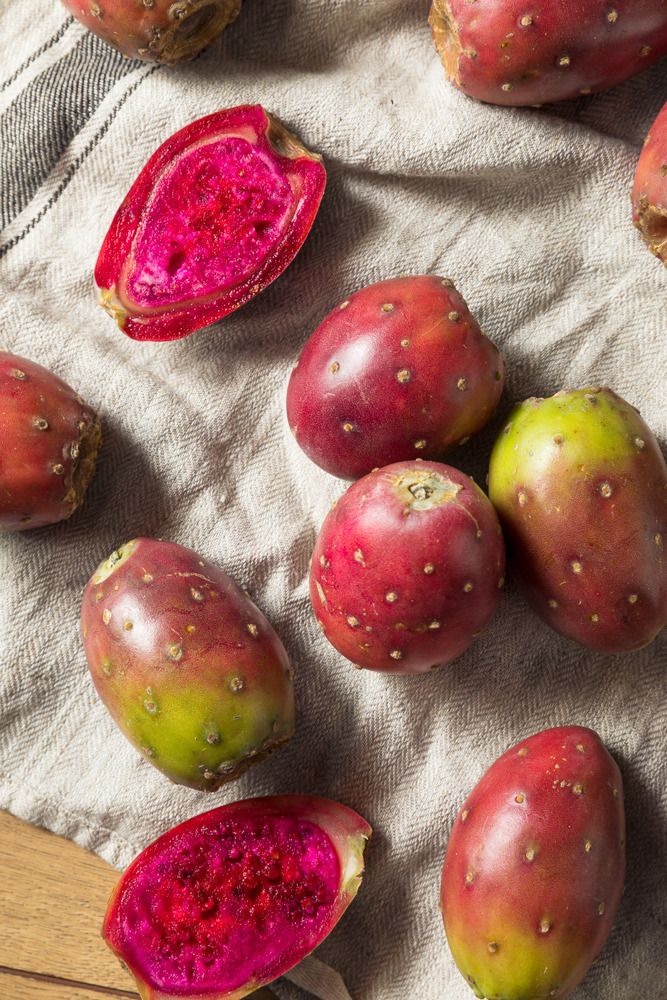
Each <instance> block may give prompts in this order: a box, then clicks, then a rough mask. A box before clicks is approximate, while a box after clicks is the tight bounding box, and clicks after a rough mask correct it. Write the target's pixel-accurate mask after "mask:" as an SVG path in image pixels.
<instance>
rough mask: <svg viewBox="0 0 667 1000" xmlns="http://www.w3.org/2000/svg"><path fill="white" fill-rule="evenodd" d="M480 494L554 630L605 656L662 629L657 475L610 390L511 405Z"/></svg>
mask: <svg viewBox="0 0 667 1000" xmlns="http://www.w3.org/2000/svg"><path fill="white" fill-rule="evenodd" d="M489 496H490V497H491V500H492V502H493V504H494V505H495V508H496V510H497V511H498V514H499V516H500V520H501V523H502V525H503V529H504V531H505V537H506V539H507V544H508V557H509V563H510V568H511V569H512V571H513V573H514V574H515V576H516V577H517V579H518V581H519V583H520V584H521V585H522V587H523V590H524V592H525V594H526V597H527V599H528V601H529V602H530V604H531V605H532V607H533V608H534V609H535V611H537V613H538V614H539V615H540V616H541V617H542V618H543V619H544V620H545V621H546V622H547V624H549V625H551V627H552V628H554V629H556V631H557V632H560V633H561V634H562V635H565V636H568V637H569V638H570V639H574V641H575V642H579V643H581V644H582V645H583V646H589V647H590V648H591V649H596V650H600V651H601V652H605V653H617V652H624V651H627V650H632V649H639V648H640V647H641V646H645V645H646V644H647V643H649V642H651V640H652V639H654V638H655V636H656V635H657V634H658V632H659V631H660V630H661V629H662V628H663V626H664V625H665V624H667V560H666V559H665V542H666V540H667V468H666V467H665V460H664V458H663V457H662V453H661V451H660V446H659V445H658V442H657V441H656V439H655V437H654V435H653V434H652V433H651V431H650V429H649V428H648V427H647V426H646V424H645V423H644V421H643V420H642V418H641V417H640V416H639V413H638V412H637V411H636V410H635V409H634V407H632V406H630V405H629V403H626V402H625V400H623V399H621V398H620V397H619V396H617V395H616V394H615V393H614V392H612V391H611V389H592V388H588V389H577V390H575V391H573V392H559V393H557V394H556V395H555V396H552V397H551V398H550V399H529V400H527V401H526V402H525V403H521V404H520V405H519V406H517V407H516V408H515V410H514V411H513V412H512V413H511V414H510V416H509V418H508V420H507V423H506V425H505V427H504V430H503V431H502V432H501V434H500V436H499V438H498V440H497V442H496V444H495V447H494V449H493V453H492V455H491V465H490V470H489Z"/></svg>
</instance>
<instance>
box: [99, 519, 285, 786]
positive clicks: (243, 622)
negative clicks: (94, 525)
mask: <svg viewBox="0 0 667 1000" xmlns="http://www.w3.org/2000/svg"><path fill="white" fill-rule="evenodd" d="M81 631H82V634H83V643H84V649H85V652H86V657H87V659H88V665H89V667H90V672H91V675H92V678H93V682H94V684H95V687H96V688H97V691H98V694H99V695H100V697H101V699H102V701H103V702H104V704H105V705H106V707H107V708H108V710H109V712H110V713H111V715H112V717H113V719H114V721H115V722H116V723H117V724H118V726H119V727H120V729H121V730H122V732H123V733H124V735H125V736H126V737H127V738H128V740H129V741H130V743H132V745H133V746H135V747H136V748H137V750H139V751H140V753H142V754H143V756H144V757H145V758H146V759H147V760H149V761H150V763H151V764H154V765H155V767H157V768H158V769H159V770H160V771H162V772H163V774H166V775H167V777H168V778H170V780H171V781H174V782H176V783H178V784H180V785H189V786H190V788H199V789H202V790H203V791H215V789H217V788H218V787H219V786H220V785H221V784H223V782H225V781H230V780H231V779H233V778H236V777H238V775H239V774H241V773H242V772H243V771H244V770H246V768H247V767H248V766H250V765H251V764H253V763H255V762H257V761H259V760H261V759H263V758H264V757H266V756H267V755H268V754H269V753H271V752H272V751H273V750H275V749H276V748H277V747H279V746H280V745H281V744H282V743H285V742H286V741H287V740H288V739H289V738H290V737H291V736H292V733H293V730H294V695H293V690H292V671H291V668H290V665H289V661H288V659H287V653H286V652H285V650H284V648H283V646H282V643H281V642H280V639H279V638H278V636H277V635H276V633H275V632H274V630H273V628H272V627H271V625H270V624H269V622H268V621H267V620H266V618H265V617H264V615H263V614H262V613H261V612H260V611H259V610H258V609H257V608H256V607H255V605H254V604H253V603H252V601H251V600H250V598H249V597H248V596H247V595H246V594H244V593H243V591H242V590H240V589H239V587H237V585H236V584H235V583H234V581H233V580H231V579H230V578H229V577H228V576H227V575H226V574H225V573H223V572H222V571H221V570H219V569H218V568H217V567H216V566H214V565H212V564H211V563H210V562H207V561H206V560H204V559H201V558H200V557H199V556H198V555H197V554H196V553H195V552H192V551H191V550H190V549H186V548H183V546H181V545H175V544H174V543H172V542H162V541H154V540H153V539H150V538H137V539H135V540H134V541H132V542H128V543H127V545H123V546H122V547H121V548H119V549H118V550H117V551H116V552H114V553H113V554H112V555H111V556H110V557H109V559H107V560H106V561H105V562H103V563H102V564H101V565H100V566H99V567H98V568H97V570H96V572H95V573H94V574H93V576H92V577H91V579H90V581H89V583H88V585H87V587H86V589H85V592H84V595H83V607H82V611H81Z"/></svg>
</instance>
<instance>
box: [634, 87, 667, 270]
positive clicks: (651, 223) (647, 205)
mask: <svg viewBox="0 0 667 1000" xmlns="http://www.w3.org/2000/svg"><path fill="white" fill-rule="evenodd" d="M632 221H633V222H634V224H635V226H636V227H637V229H638V230H639V232H640V233H641V234H642V236H643V237H644V240H645V241H646V243H647V245H648V248H649V250H650V251H651V253H653V254H655V256H656V257H657V258H658V260H661V261H662V262H663V264H664V265H665V266H666V267H667V104H665V105H664V107H663V109H662V111H661V112H660V114H659V115H658V117H657V118H656V120H655V122H654V123H653V127H652V128H651V131H650V132H649V134H648V135H647V137H646V141H645V143H644V149H643V150H642V154H641V156H640V157H639V163H638V164H637V173H636V174H635V184H634V188H633V191H632Z"/></svg>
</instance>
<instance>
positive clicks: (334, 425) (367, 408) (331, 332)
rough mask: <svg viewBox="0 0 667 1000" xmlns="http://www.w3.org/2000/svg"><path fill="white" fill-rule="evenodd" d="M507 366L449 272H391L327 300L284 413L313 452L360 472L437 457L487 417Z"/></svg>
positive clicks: (348, 472)
mask: <svg viewBox="0 0 667 1000" xmlns="http://www.w3.org/2000/svg"><path fill="white" fill-rule="evenodd" d="M504 375H505V366H504V364H503V360H502V358H501V356H500V354H499V352H498V349H497V347H496V346H495V345H494V344H492V343H491V341H490V340H488V339H487V338H486V337H485V336H484V334H483V333H482V331H481V330H480V328H479V326H478V324H477V322H476V321H475V319H474V317H473V316H472V315H471V314H470V311H469V310H468V307H467V305H466V303H465V301H464V299H463V298H462V296H461V295H459V293H458V292H457V291H456V289H455V288H454V285H453V283H452V282H451V281H449V279H447V278H436V277H432V276H420V277H408V278H394V279H392V280H390V281H381V282H380V283H379V284H377V285H370V287H368V288H363V289H362V290H361V291H359V292H356V293H355V294H354V295H351V296H350V298H349V299H346V300H345V301H344V302H341V304H340V305H339V306H338V307H337V308H336V309H334V310H333V312H332V313H330V314H329V315H328V316H327V318H326V319H325V320H324V322H323V323H322V324H321V326H319V327H318V329H317V330H316V331H315V333H314V334H313V335H312V337H311V338H310V340H309V341H308V343H307V344H306V346H305V347H304V349H303V352H302V354H301V357H300V358H299V361H298V364H297V367H296V368H295V369H294V371H293V372H292V376H291V378H290V383H289V387H288V390H287V418H288V421H289V424H290V427H291V428H292V432H293V434H294V436H295V437H296V439H297V441H298V442H299V444H300V445H301V447H302V448H303V450H304V451H305V452H306V454H307V455H308V456H309V458H312V460H313V461H314V462H316V463H317V464H318V465H320V466H321V467H322V468H323V469H326V470H327V472H331V473H332V474H333V475H334V476H341V477H342V478H343V479H358V478H359V476H363V475H364V474H365V473H367V472H370V471H371V470H372V469H374V468H377V466H379V465H389V464H390V463H392V462H398V461H402V460H410V459H413V458H415V457H418V458H438V457H440V456H442V455H444V454H445V453H446V452H447V451H450V450H451V449H452V448H453V447H454V446H455V445H457V444H460V443H461V442H462V441H465V440H466V439H467V438H468V437H470V435H472V434H475V433H476V432H477V431H479V430H481V428H482V427H483V426H484V425H485V424H486V422H487V421H488V420H489V418H490V417H491V415H492V413H493V411H494V410H495V408H496V406H497V404H498V400H499V399H500V396H501V393H502V390H503V380H504Z"/></svg>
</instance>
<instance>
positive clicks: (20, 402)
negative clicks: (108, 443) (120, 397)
mask: <svg viewBox="0 0 667 1000" xmlns="http://www.w3.org/2000/svg"><path fill="white" fill-rule="evenodd" d="M101 440H102V432H101V429H100V421H99V418H98V417H97V414H96V413H95V411H94V410H93V409H91V407H90V406H88V405H87V404H86V403H84V401H83V400H82V399H81V396H78V395H77V394H76V393H75V392H74V390H73V389H71V388H70V387H69V386H68V385H67V383H66V382H63V381H62V379H60V378H58V376H57V375H54V374H53V373H52V372H50V371H47V369H46V368H42V366H41V365H38V364H35V362H34V361H28V360H26V359H25V358H19V357H17V356H16V355H15V354H10V353H9V352H8V351H0V531H24V530H25V529H27V528H39V527H42V526H43V525H45V524H55V523H56V521H62V520H64V519H65V518H68V517H69V516H70V515H71V514H73V513H74V511H75V510H76V509H77V507H78V506H79V505H80V504H81V502H82V501H83V497H84V494H85V492H86V489H87V488H88V484H89V482H90V480H91V478H92V476H93V473H94V471H95V460H96V458H97V452H98V450H99V447H100V442H101Z"/></svg>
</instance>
